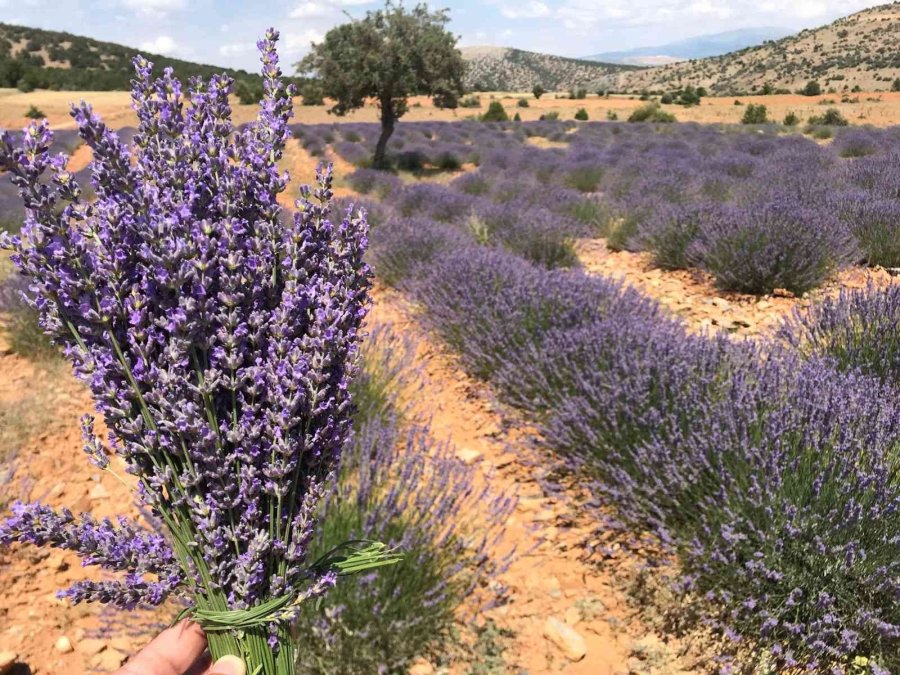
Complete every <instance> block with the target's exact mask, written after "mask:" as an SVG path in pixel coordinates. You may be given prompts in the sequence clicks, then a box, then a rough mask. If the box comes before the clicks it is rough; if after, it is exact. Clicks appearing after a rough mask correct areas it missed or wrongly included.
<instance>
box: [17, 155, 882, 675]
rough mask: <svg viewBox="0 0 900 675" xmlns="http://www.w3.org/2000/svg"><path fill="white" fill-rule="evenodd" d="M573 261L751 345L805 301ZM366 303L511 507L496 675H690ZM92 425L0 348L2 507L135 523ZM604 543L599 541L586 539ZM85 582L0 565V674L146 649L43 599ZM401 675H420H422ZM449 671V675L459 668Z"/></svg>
mask: <svg viewBox="0 0 900 675" xmlns="http://www.w3.org/2000/svg"><path fill="white" fill-rule="evenodd" d="M81 154H83V151H81ZM81 154H79V153H76V156H75V157H73V160H72V162H73V164H75V163H78V162H84V161H86V159H85V157H83V156H81ZM317 164H318V160H317V159H315V158H312V157H310V156H309V155H308V154H307V153H305V152H304V151H303V150H302V148H300V146H299V144H297V143H296V142H292V143H291V144H290V145H289V147H288V150H287V153H286V156H285V159H284V162H283V165H284V168H287V169H290V170H291V171H292V173H293V175H294V176H295V177H297V178H298V179H300V180H302V181H305V182H308V181H309V180H310V178H311V176H312V171H313V170H314V168H315V166H316V165H317ZM350 170H352V167H350V166H349V165H347V164H346V163H344V162H340V161H339V162H337V163H336V167H335V171H336V176H337V183H338V185H339V186H340V187H339V189H338V190H337V191H338V194H342V195H348V194H352V193H351V191H350V190H349V189H348V188H347V187H346V183H345V182H344V181H343V178H344V176H345V175H346V173H347V172H349V171H350ZM292 194H293V191H292ZM283 201H284V202H285V204H286V205H287V204H289V203H290V202H292V201H293V199H292V197H289V196H287V195H286V196H285V197H284V200H283ZM578 251H579V256H580V258H581V262H582V265H583V267H584V269H585V270H586V271H588V272H590V273H602V274H611V275H618V276H621V277H622V278H624V280H625V281H626V282H627V283H630V284H634V285H635V286H637V287H638V288H639V289H641V290H642V291H643V292H645V293H647V294H648V295H650V296H652V297H655V298H657V299H658V300H660V302H661V303H662V304H663V305H665V306H666V307H668V308H669V309H671V310H672V311H673V312H675V313H676V314H679V315H680V316H682V317H684V318H685V319H686V320H687V321H689V322H690V323H691V325H693V326H695V327H697V328H702V327H716V326H718V327H722V328H726V329H730V330H737V331H738V332H744V333H747V334H765V333H766V332H768V331H770V330H771V328H772V327H773V326H775V325H776V324H777V322H778V321H779V319H780V317H782V316H784V315H785V314H787V313H788V312H790V311H791V310H792V308H793V307H795V306H797V305H802V304H804V303H806V302H809V298H804V299H800V300H798V299H794V298H787V297H773V298H763V299H756V298H749V297H745V296H736V295H725V294H721V293H718V292H717V291H716V290H715V288H714V287H713V286H712V284H711V283H710V281H709V279H707V278H704V277H703V276H702V275H699V274H696V273H691V272H662V271H660V270H655V269H652V268H651V267H650V265H649V260H648V258H647V256H646V255H643V254H633V253H627V252H620V253H613V252H610V251H608V250H607V249H606V247H605V244H604V242H603V241H602V240H585V241H581V242H579V243H578ZM0 262H3V261H0ZM0 273H2V269H0ZM869 278H875V279H876V280H881V281H883V280H885V279H887V276H886V274H885V273H882V272H877V271H876V272H871V271H866V270H851V271H849V272H846V273H844V274H843V275H841V277H840V278H839V279H838V280H836V281H835V282H833V283H832V284H830V285H828V286H827V287H826V288H825V289H824V290H822V291H818V292H816V293H814V294H812V296H811V297H816V296H817V295H821V294H823V293H829V292H834V291H835V289H837V288H838V287H839V286H840V285H848V286H860V285H862V284H864V283H866V281H867V280H868V279H869ZM374 295H375V307H374V309H373V314H372V319H373V320H375V321H378V322H388V323H391V324H392V325H393V326H394V327H395V329H397V330H399V331H400V332H402V333H405V334H408V335H411V336H413V337H414V338H415V340H416V343H417V348H416V357H417V363H418V364H419V365H420V366H421V367H422V369H423V373H424V380H425V382H424V385H423V389H422V391H421V392H420V394H419V398H418V400H417V407H418V410H419V411H420V412H422V413H423V414H426V415H427V416H428V417H429V418H430V419H431V421H432V428H433V432H434V434H435V436H436V438H437V439H438V440H447V441H449V442H450V443H452V444H453V446H454V447H455V448H456V449H457V452H458V454H459V456H460V458H462V459H464V460H465V461H467V462H469V463H471V464H473V465H476V466H477V469H478V471H479V475H480V476H481V477H482V479H483V480H489V481H491V482H492V484H493V485H495V486H497V487H498V488H501V487H502V488H504V489H509V490H515V491H516V492H517V494H518V497H519V502H518V505H517V506H516V509H515V511H514V513H513V515H512V517H511V518H510V520H509V522H508V528H507V532H508V534H507V538H506V541H505V542H504V544H503V546H504V547H507V546H508V545H509V544H515V546H516V548H517V550H518V552H519V555H518V557H517V558H516V559H515V561H514V562H513V564H512V565H511V566H510V568H509V569H508V570H507V571H506V572H505V573H504V574H503V575H502V577H501V581H502V582H503V583H504V584H506V585H507V586H508V587H509V589H510V602H508V603H507V604H505V605H503V606H501V607H497V608H494V609H492V610H489V611H488V612H487V613H486V614H485V615H483V616H482V617H480V619H479V620H480V621H481V622H484V621H486V620H488V619H490V620H492V621H494V622H495V623H496V624H497V625H498V626H501V627H503V628H507V629H509V630H511V631H513V635H512V637H510V638H509V642H508V645H507V649H506V651H505V654H504V660H505V663H506V664H507V666H506V668H505V671H506V672H517V671H520V672H521V671H527V672H529V673H550V672H559V671H564V672H568V673H585V674H588V673H591V674H599V675H602V674H604V673H609V674H613V673H629V672H634V673H651V672H652V673H660V674H662V673H669V674H670V675H675V674H676V673H686V672H695V671H697V672H699V671H698V670H697V669H698V668H699V666H698V665H697V663H696V659H694V658H692V657H691V656H685V655H684V652H687V653H688V654H690V650H689V649H686V648H685V646H684V645H681V644H679V643H678V642H677V641H674V640H667V639H666V637H665V636H658V635H655V634H654V633H653V630H652V627H650V626H649V625H648V624H647V623H645V622H644V620H643V617H642V612H641V609H640V608H635V607H633V606H631V605H630V604H629V601H628V597H627V594H626V593H625V591H624V588H623V584H624V583H625V581H624V580H627V579H628V578H629V576H630V575H631V574H632V572H633V571H634V567H635V564H636V563H638V562H639V560H636V559H631V558H629V557H628V556H624V555H623V556H620V557H617V558H614V559H612V560H611V561H608V562H607V563H606V564H605V565H604V566H603V567H600V566H597V565H596V564H594V563H593V562H587V561H585V560H584V559H583V555H582V544H583V543H584V541H585V540H586V539H587V538H590V537H598V535H597V534H596V533H594V532H593V529H592V527H591V523H589V522H586V521H585V518H584V516H583V514H582V513H581V510H580V509H579V508H578V503H579V501H580V500H581V499H582V498H583V496H584V495H582V494H579V493H578V491H577V490H574V489H568V490H565V491H563V492H562V493H552V494H549V493H545V492H544V491H543V490H542V487H541V485H542V483H541V481H540V480H538V478H539V476H538V475H537V473H536V472H538V473H540V472H541V471H543V468H542V467H546V466H547V465H548V464H549V463H550V462H551V458H550V457H549V456H548V455H547V454H546V451H545V450H544V449H542V448H541V444H540V440H539V439H537V438H535V436H534V434H533V433H532V430H531V429H530V428H529V426H528V425H527V424H526V423H525V422H524V420H523V419H522V418H521V417H520V416H518V415H517V414H516V413H515V412H514V411H509V410H505V409H503V408H502V407H500V406H498V404H497V403H496V402H495V399H494V398H493V397H492V396H491V392H490V391H489V389H488V388H487V387H486V386H485V385H483V384H482V383H480V382H477V381H474V380H472V379H471V378H469V377H467V376H466V375H465V374H464V373H463V372H462V370H461V369H460V367H459V365H458V363H457V361H456V359H455V357H454V356H453V355H452V354H449V353H448V352H447V350H446V349H445V348H444V347H443V346H442V345H441V344H440V341H439V340H437V339H435V338H434V337H433V336H431V335H429V334H428V332H427V331H426V330H424V329H423V328H422V325H421V322H420V320H419V318H418V317H417V315H416V311H415V308H414V307H412V306H411V305H410V304H408V302H407V301H406V300H405V299H404V298H403V297H402V296H401V295H400V294H398V293H396V292H394V291H392V290H389V289H385V288H381V287H378V288H376V291H375V294H374ZM90 410H91V402H90V398H89V396H88V395H87V392H86V391H85V390H84V388H83V387H81V386H80V385H79V384H77V383H76V382H75V380H74V379H73V377H72V376H71V375H70V374H69V372H68V371H67V369H66V368H65V367H64V366H52V365H51V366H39V365H35V364H33V363H31V362H29V361H28V360H26V359H23V358H22V357H20V356H18V355H16V354H13V353H10V351H9V350H8V348H7V347H6V344H5V343H2V342H0V413H3V412H5V413H6V415H7V417H6V418H4V417H2V416H0V423H2V424H7V425H9V426H10V428H13V426H15V428H16V429H24V431H23V433H22V435H21V437H18V438H17V437H15V436H11V435H10V434H9V433H7V435H6V436H4V435H3V433H0V439H2V440H4V442H6V444H7V445H11V446H12V447H15V448H17V450H18V452H17V453H16V458H15V460H14V463H15V467H16V472H15V479H14V481H13V482H11V483H9V484H8V485H0V488H2V490H4V491H5V493H6V495H7V496H8V497H10V498H23V499H41V500H45V501H46V502H47V503H49V504H50V505H53V506H63V505H65V506H69V507H71V508H72V509H73V510H75V511H80V510H90V511H92V512H93V513H94V514H95V515H98V516H107V515H113V514H115V513H125V514H128V515H132V516H138V515H139V514H138V513H137V510H136V509H135V507H134V505H133V500H132V494H131V493H130V491H129V490H128V489H127V488H126V487H125V486H124V485H123V484H121V483H120V482H118V481H117V480H116V478H115V477H113V476H111V475H110V474H108V473H104V472H100V471H98V470H95V469H94V468H92V467H91V466H90V465H89V464H88V463H87V461H86V460H85V458H84V455H83V453H82V450H81V439H80V431H79V429H78V424H77V419H78V417H79V416H80V415H81V414H83V413H85V412H89V411H90ZM12 416H16V420H15V421H16V424H15V425H12V424H11V419H12ZM3 431H4V430H3V429H2V428H0V432H3ZM118 468H119V469H120V473H121V466H120V465H119V466H118ZM0 476H2V472H0ZM2 494H3V493H2V492H0V496H2ZM607 537H612V534H611V533H610V534H608V535H607V534H604V533H600V535H599V538H600V539H606V538H607ZM614 541H615V540H614V539H610V542H611V543H614ZM505 550H506V549H505V548H504V551H505ZM90 574H92V573H91V572H89V571H86V570H83V569H82V568H81V567H80V566H79V565H78V563H77V561H76V559H75V558H74V556H70V555H68V554H64V553H57V552H47V551H38V550H35V549H33V548H25V547H13V548H12V549H10V550H7V551H5V552H0V653H2V652H13V653H15V654H16V655H17V662H18V663H19V664H21V665H19V666H17V668H18V670H13V672H18V673H27V672H31V673H50V672H60V671H67V672H73V673H80V672H87V671H88V670H106V671H108V670H113V669H115V667H117V666H118V665H119V663H121V662H122V660H123V659H125V658H126V656H127V655H128V654H129V653H131V652H132V651H133V650H135V649H137V648H139V647H140V646H141V645H142V644H144V643H145V642H146V640H147V639H148V638H149V636H150V634H151V633H152V631H148V630H142V629H140V628H136V627H135V625H136V623H141V622H144V620H145V619H146V620H150V619H153V617H144V618H143V619H142V620H141V622H136V621H135V620H134V619H131V618H130V617H129V618H128V620H127V622H128V623H129V624H131V626H132V627H131V628H130V629H123V628H121V627H118V628H114V629H113V630H112V631H111V633H110V634H108V635H106V636H105V637H103V638H102V639H95V638H94V637H93V635H94V632H95V631H96V629H97V628H98V627H99V626H100V625H101V622H103V621H105V620H106V618H107V617H104V616H101V613H100V611H99V610H98V608H96V607H86V606H79V607H72V606H71V605H70V604H69V603H67V602H63V601H60V600H57V599H56V597H55V591H56V590H57V589H59V588H62V587H65V586H67V585H68V584H70V583H71V582H72V581H74V580H76V579H80V578H85V577H88V576H89V575H90ZM156 618H159V617H156ZM554 621H555V624H554V625H556V626H557V628H558V627H560V626H568V627H569V628H570V629H571V630H573V631H574V632H575V633H576V634H577V636H579V637H580V638H581V640H583V642H584V647H585V649H586V654H585V656H584V658H582V659H581V660H578V661H572V660H571V659H569V658H567V657H566V655H565V654H564V652H563V650H562V649H561V648H560V646H559V644H558V643H557V642H556V641H554V640H553V639H549V638H548V637H547V628H548V625H549V624H553V623H554ZM562 630H564V631H565V630H567V629H566V628H562ZM576 641H577V640H576ZM414 669H415V671H416V672H417V673H420V674H422V673H427V672H431V666H430V664H427V663H424V662H422V663H418V664H416V666H415V668H414ZM453 671H454V672H463V671H464V667H463V666H460V667H459V668H454V669H453Z"/></svg>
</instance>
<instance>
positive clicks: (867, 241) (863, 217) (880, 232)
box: [835, 192, 900, 267]
mask: <svg viewBox="0 0 900 675" xmlns="http://www.w3.org/2000/svg"><path fill="white" fill-rule="evenodd" d="M835 201H837V203H838V206H837V210H838V214H839V216H840V217H841V219H842V220H843V221H844V222H845V223H846V224H847V227H848V228H849V229H850V231H851V232H852V233H853V234H854V236H855V237H856V240H857V241H858V242H859V247H860V249H862V253H863V256H864V257H865V261H866V263H867V264H869V265H872V266H874V265H880V266H882V267H900V199H879V198H877V197H873V196H872V195H870V194H867V193H865V192H851V193H845V194H843V195H841V196H840V197H838V198H836V200H835Z"/></svg>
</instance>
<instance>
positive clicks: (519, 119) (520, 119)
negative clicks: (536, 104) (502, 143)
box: [513, 113, 522, 122]
mask: <svg viewBox="0 0 900 675" xmlns="http://www.w3.org/2000/svg"><path fill="white" fill-rule="evenodd" d="M521 121H522V116H521V115H520V114H519V113H516V114H515V115H513V122H521Z"/></svg>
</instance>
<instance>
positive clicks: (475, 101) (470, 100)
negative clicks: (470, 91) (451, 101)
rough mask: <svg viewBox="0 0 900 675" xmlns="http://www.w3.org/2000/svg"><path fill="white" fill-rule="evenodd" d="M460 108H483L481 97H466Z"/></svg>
mask: <svg viewBox="0 0 900 675" xmlns="http://www.w3.org/2000/svg"><path fill="white" fill-rule="evenodd" d="M459 107H460V108H480V107H481V97H480V96H466V97H465V98H464V99H463V100H461V101H460V102H459Z"/></svg>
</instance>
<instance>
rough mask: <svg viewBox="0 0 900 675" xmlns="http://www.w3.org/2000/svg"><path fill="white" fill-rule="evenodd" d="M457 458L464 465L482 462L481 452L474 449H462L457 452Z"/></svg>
mask: <svg viewBox="0 0 900 675" xmlns="http://www.w3.org/2000/svg"><path fill="white" fill-rule="evenodd" d="M456 456H457V457H458V458H459V459H460V460H461V461H462V462H463V464H474V463H475V462H478V461H480V460H481V452H479V451H478V450H473V449H472V448H461V449H459V450H457V451H456Z"/></svg>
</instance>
